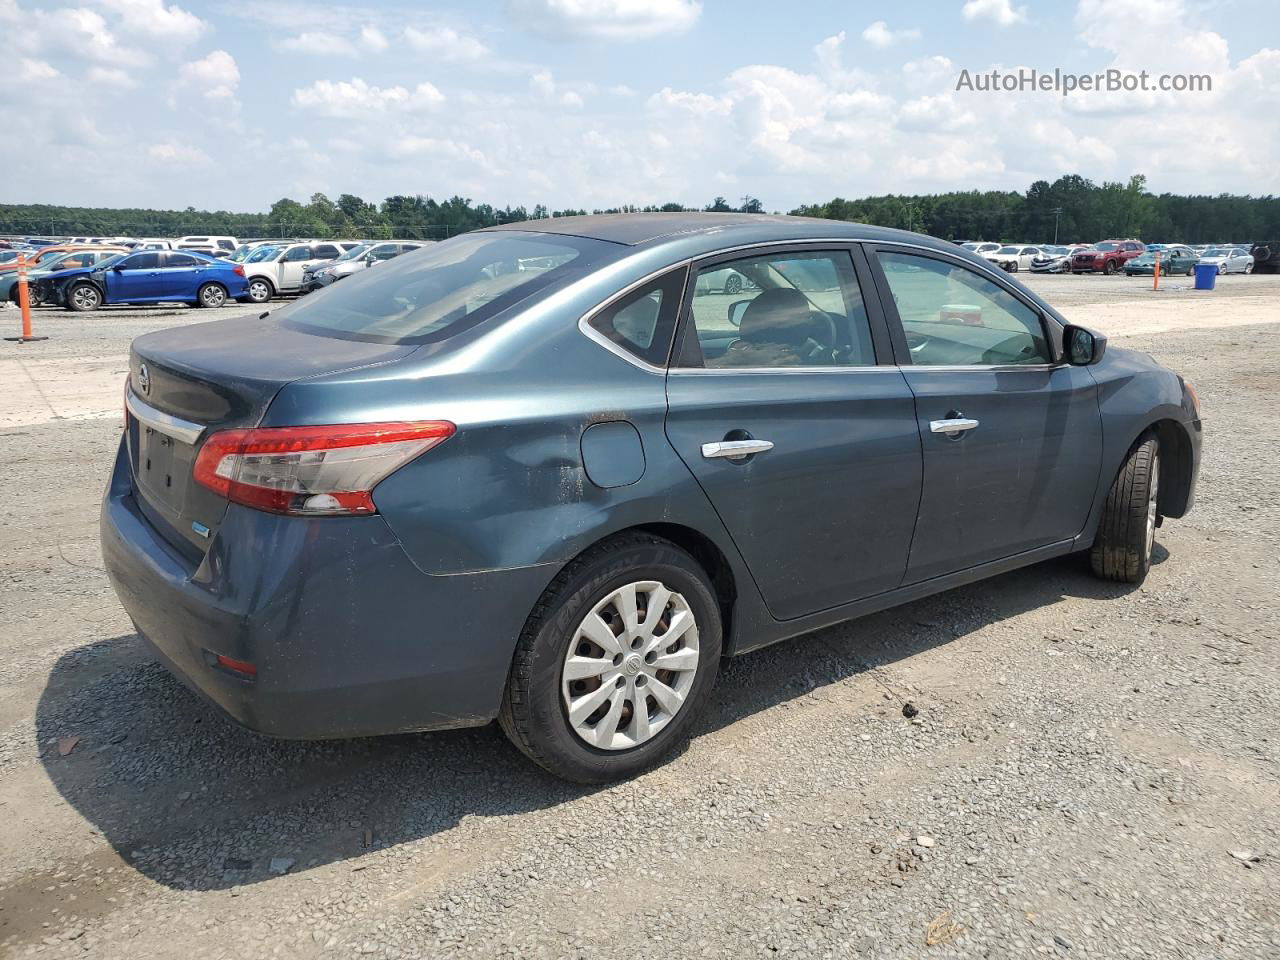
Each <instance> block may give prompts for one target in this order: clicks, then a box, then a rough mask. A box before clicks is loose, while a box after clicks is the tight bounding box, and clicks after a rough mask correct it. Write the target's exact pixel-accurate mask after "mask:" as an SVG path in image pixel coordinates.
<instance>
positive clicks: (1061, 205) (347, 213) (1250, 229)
mask: <svg viewBox="0 0 1280 960" xmlns="http://www.w3.org/2000/svg"><path fill="white" fill-rule="evenodd" d="M685 210H709V211H718V212H731V211H738V212H742V213H764V212H766V211H765V208H764V205H763V204H762V203H761V201H760V200H759V199H758V198H756V197H752V196H744V197H742V198H740V199H739V200H738V202H736V203H733V202H730V201H728V200H726V199H725V198H724V197H716V198H714V199H713V200H712V201H711V202H710V203H708V204H706V205H705V206H702V207H687V206H684V205H682V204H679V203H664V204H661V205H648V206H632V205H627V206H621V207H613V208H608V209H599V208H597V209H593V210H586V209H565V210H551V209H548V208H547V207H546V206H545V205H543V204H537V205H536V206H534V207H532V208H531V209H530V208H527V207H524V206H515V207H513V206H506V207H502V208H498V207H495V206H492V205H491V204H487V203H479V204H477V203H473V202H472V201H471V200H470V199H468V198H464V197H459V196H453V197H450V198H449V199H448V200H443V201H440V200H436V199H435V198H433V197H430V196H426V195H423V194H416V195H414V196H405V195H397V196H392V197H387V198H386V199H384V200H383V201H382V202H381V203H371V202H369V201H367V200H364V199H362V198H360V197H357V196H355V195H354V194H349V193H344V194H342V195H341V196H340V197H338V199H337V200H331V199H329V197H327V196H326V195H325V194H323V193H316V194H312V196H311V199H310V200H309V201H308V202H306V203H300V202H299V201H297V200H292V199H289V198H287V197H286V198H283V199H281V200H277V201H276V202H275V203H273V204H272V205H271V209H270V211H268V212H267V213H232V212H228V211H225V210H216V211H207V210H196V209H195V208H194V207H187V208H186V209H185V210H145V209H136V208H131V209H117V208H106V207H100V208H87V207H66V206H58V205H51V204H0V233H2V234H19V235H26V236H38V235H43V234H49V235H52V236H78V235H92V236H132V237H143V236H148V237H149V236H155V237H173V236H189V235H198V234H229V235H231V236H236V237H243V238H247V237H353V238H357V237H359V238H370V239H379V240H385V239H417V240H439V239H443V238H446V237H450V236H453V235H454V234H457V233H465V232H466V231H468V230H475V229H479V228H481V227H489V226H495V225H497V224H502V223H516V222H519V221H522V220H537V219H541V218H544V217H564V216H572V215H575V214H585V213H638V212H655V211H662V212H679V211H685ZM789 212H790V213H793V214H797V215H801V216H811V217H826V218H829V219H833V220H853V221H859V222H862V223H870V224H876V225H879V226H887V227H900V228H902V229H906V230H915V231H918V232H920V233H927V234H931V235H933V236H936V237H941V238H943V239H945V240H1008V241H1017V242H1022V241H1025V242H1031V243H1048V242H1055V241H1056V242H1060V243H1070V242H1075V241H1084V242H1092V241H1095V240H1099V239H1103V238H1106V237H1139V238H1141V239H1144V240H1149V241H1150V240H1164V241H1180V242H1183V243H1206V242H1208V243H1212V242H1217V241H1224V242H1253V241H1255V240H1270V239H1274V238H1276V237H1280V197H1275V196H1263V197H1252V196H1237V195H1231V194H1219V195H1217V196H1186V195H1179V194H1171V193H1163V194H1159V195H1156V194H1152V193H1150V192H1148V191H1147V189H1146V178H1145V177H1143V176H1142V175H1140V174H1139V175H1135V176H1133V177H1130V178H1129V180H1128V182H1126V183H1119V182H1116V183H1110V182H1104V183H1102V184H1101V185H1098V184H1095V183H1093V182H1092V181H1090V180H1087V179H1085V178H1084V177H1081V176H1078V175H1074V174H1073V175H1070V176H1065V177H1061V178H1059V179H1058V180H1055V181H1054V182H1053V183H1049V182H1048V181H1045V180H1038V181H1036V182H1035V183H1033V184H1031V186H1030V188H1029V189H1028V190H1027V191H1026V192H1025V193H1018V192H1016V191H995V190H988V191H978V190H970V191H954V192H951V193H937V194H924V195H919V194H917V195H905V194H904V195H896V194H890V195H886V196H878V197H864V198H862V199H860V200H846V199H844V198H842V197H836V198H834V199H832V200H828V201H827V202H825V203H814V204H805V205H802V206H800V207H797V208H795V209H794V210H791V211H789Z"/></svg>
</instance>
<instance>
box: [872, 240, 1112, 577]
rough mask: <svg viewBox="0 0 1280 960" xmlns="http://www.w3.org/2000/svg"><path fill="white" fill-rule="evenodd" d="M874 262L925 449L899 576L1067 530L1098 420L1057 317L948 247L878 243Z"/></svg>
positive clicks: (1092, 474) (995, 553) (1085, 489)
mask: <svg viewBox="0 0 1280 960" xmlns="http://www.w3.org/2000/svg"><path fill="white" fill-rule="evenodd" d="M871 262H872V267H873V270H874V272H875V276H876V281H877V285H878V287H879V288H880V291H881V298H882V302H883V304H884V308H885V314H886V318H887V320H888V324H889V331H890V334H891V336H892V338H893V341H894V349H895V354H896V356H897V358H898V360H899V362H900V363H901V364H902V372H903V375H904V376H905V378H906V381H907V383H908V384H909V386H910V388H911V391H912V393H913V394H914V395H915V407H916V417H917V421H918V423H919V432H920V440H921V444H922V447H923V451H924V486H923V491H922V494H921V498H920V514H919V518H918V519H917V521H916V530H915V537H914V541H913V544H912V547H911V558H910V562H909V564H908V568H907V577H906V580H907V582H909V583H915V582H918V581H921V580H927V579H929V578H931V577H936V576H940V575H942V574H946V573H951V572H953V571H957V570H962V569H965V568H967V567H971V566H974V565H976V564H980V563H985V562H987V561H991V560H997V559H1000V558H1003V557H1008V556H1012V555H1014V554H1017V553H1021V552H1023V551H1026V550H1031V549H1034V548H1036V547H1042V546H1046V545H1049V544H1053V543H1057V542H1059V541H1063V540H1067V539H1070V538H1071V537H1074V536H1075V535H1076V534H1078V533H1079V532H1080V530H1081V529H1082V528H1083V527H1084V524H1085V521H1086V519H1087V517H1088V514H1089V509H1090V507H1091V505H1092V503H1093V496H1094V492H1095V490H1096V489H1097V484H1098V471H1099V469H1100V464H1101V457H1102V425H1101V417H1100V415H1099V412H1098V395H1097V394H1098V388H1097V384H1096V383H1095V382H1094V379H1093V376H1092V374H1090V372H1089V371H1088V369H1087V368H1085V367H1073V366H1068V365H1065V364H1060V363H1057V362H1055V359H1056V357H1055V350H1056V347H1055V345H1054V338H1053V336H1052V335H1051V334H1052V331H1051V330H1050V329H1049V328H1048V327H1047V324H1048V323H1051V322H1053V321H1051V320H1049V319H1048V318H1045V317H1043V316H1042V315H1041V313H1040V311H1039V310H1038V309H1037V308H1035V307H1034V305H1033V304H1031V303H1030V302H1028V301H1026V300H1024V299H1022V298H1021V297H1020V296H1019V295H1018V294H1016V292H1015V288H1014V287H1012V286H1011V285H1006V284H1005V283H1002V282H1000V281H998V280H997V279H995V278H994V277H991V276H989V275H988V274H987V273H985V272H979V271H978V270H977V269H975V268H973V267H971V266H970V265H969V264H967V263H965V262H964V261H961V260H959V259H958V258H952V257H951V256H950V255H948V254H944V253H941V252H934V251H924V250H920V249H916V248H905V247H896V246H893V245H884V246H879V247H877V248H876V249H875V251H874V253H873V255H872V257H871Z"/></svg>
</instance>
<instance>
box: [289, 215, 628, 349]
mask: <svg viewBox="0 0 1280 960" xmlns="http://www.w3.org/2000/svg"><path fill="white" fill-rule="evenodd" d="M626 252H627V248H626V247H623V246H620V245H618V244H614V243H607V242H605V241H603V240H589V239H586V238H582V237H561V236H552V235H550V234H538V233H524V232H521V231H515V230H495V231H477V232H475V233H468V234H463V235H462V236H459V237H454V238H452V239H450V240H445V241H443V242H441V243H437V244H433V245H432V246H431V247H430V248H428V249H426V250H422V251H419V252H418V253H416V254H415V255H414V256H412V257H400V258H398V260H399V262H396V263H387V264H384V265H383V266H380V267H378V269H376V270H363V271H359V272H357V273H355V274H353V275H352V276H351V277H349V278H348V279H346V280H343V281H342V283H340V284H337V285H336V286H333V287H331V288H330V289H329V290H327V291H326V292H325V295H324V296H323V297H312V298H308V299H305V300H300V301H296V302H295V303H293V304H292V305H290V306H289V307H288V308H286V311H285V312H284V314H283V315H284V317H285V320H286V322H287V323H289V324H290V325H293V326H297V327H300V328H303V329H306V330H311V331H314V332H317V333H328V334H330V335H332V336H338V337H348V338H352V339H362V340H376V341H379V342H385V343H405V342H413V343H423V342H427V341H431V340H442V339H445V338H447V337H450V336H452V335H453V334H455V333H457V332H458V331H460V330H463V329H466V328H467V327H470V326H473V325H474V324H476V323H479V322H480V321H482V320H484V319H486V318H487V317H491V316H493V315H494V314H496V313H498V312H500V311H501V310H504V309H506V308H507V307H510V306H513V305H515V304H516V303H519V302H520V301H521V300H523V299H524V298H525V297H527V296H529V295H530V294H533V293H535V292H537V291H538V290H540V289H542V288H544V287H546V286H548V285H549V284H551V283H552V282H555V281H559V280H570V279H576V278H577V277H581V276H584V275H585V274H587V273H589V272H590V271H591V270H593V269H595V268H596V267H597V266H599V265H600V264H601V263H603V262H605V261H606V260H608V259H613V258H615V257H617V256H619V255H620V254H624V253H626Z"/></svg>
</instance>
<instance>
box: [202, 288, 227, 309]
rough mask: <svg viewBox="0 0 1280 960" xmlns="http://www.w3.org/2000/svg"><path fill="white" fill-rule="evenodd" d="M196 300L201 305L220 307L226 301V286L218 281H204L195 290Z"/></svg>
mask: <svg viewBox="0 0 1280 960" xmlns="http://www.w3.org/2000/svg"><path fill="white" fill-rule="evenodd" d="M196 302H197V303H199V304H200V306H202V307H220V306H222V305H223V304H224V303H226V302H227V288H226V287H224V286H223V285H222V284H220V283H206V284H205V285H204V286H203V287H201V288H200V289H199V290H198V291H197V292H196Z"/></svg>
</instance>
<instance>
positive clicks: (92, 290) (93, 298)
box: [66, 283, 102, 313]
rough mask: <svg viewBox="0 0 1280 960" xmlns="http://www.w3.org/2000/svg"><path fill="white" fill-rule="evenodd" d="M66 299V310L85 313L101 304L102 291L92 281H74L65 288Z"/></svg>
mask: <svg viewBox="0 0 1280 960" xmlns="http://www.w3.org/2000/svg"><path fill="white" fill-rule="evenodd" d="M66 299H67V309H68V310H74V311H75V312H76V313H85V312H87V311H90V310H97V309H98V308H99V307H100V306H102V291H101V290H99V289H98V288H97V287H95V286H94V285H93V284H92V283H74V284H72V285H71V286H70V287H68V288H67V293H66Z"/></svg>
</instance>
